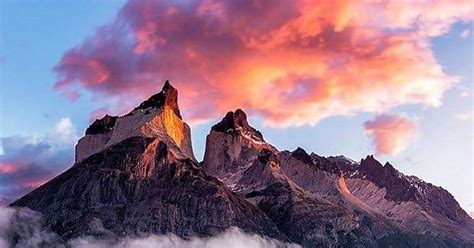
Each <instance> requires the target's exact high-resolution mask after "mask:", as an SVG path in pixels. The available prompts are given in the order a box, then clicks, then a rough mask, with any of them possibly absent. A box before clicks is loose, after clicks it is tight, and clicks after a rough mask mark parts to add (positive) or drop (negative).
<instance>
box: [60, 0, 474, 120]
mask: <svg viewBox="0 0 474 248" xmlns="http://www.w3.org/2000/svg"><path fill="white" fill-rule="evenodd" d="M362 13H363V14H362ZM472 13H473V5H472V4H470V2H469V1H458V2H456V4H452V3H449V2H448V1H429V2H425V1H418V2H416V3H402V2H383V3H372V2H369V1H323V2H320V3H317V4H315V3H314V1H307V0H299V1H295V0H277V1H272V2H271V3H270V2H260V1H250V0H249V1H224V2H221V1H212V0H204V1H189V2H179V3H176V2H173V1H145V0H144V1H139V0H137V1H133V0H132V1H129V2H128V3H127V4H126V5H125V6H124V7H123V9H122V10H121V11H120V13H119V15H118V16H117V19H116V21H115V22H114V23H112V24H110V25H107V26H104V27H101V28H100V29H98V30H97V32H96V34H95V35H94V36H92V37H91V38H89V39H87V40H86V41H85V42H84V43H83V44H81V45H80V46H77V47H75V48H72V49H70V50H69V51H67V52H66V53H65V54H64V56H63V58H62V59H61V61H60V62H59V64H58V65H57V66H56V67H55V69H54V70H55V71H56V72H57V74H58V81H57V83H56V89H57V90H59V91H61V92H64V93H65V94H66V95H67V94H68V93H69V94H70V92H72V91H74V92H75V90H77V88H79V89H82V90H86V91H90V92H92V95H93V96H94V98H95V99H98V100H99V99H100V100H102V101H103V99H104V97H103V96H108V99H109V100H108V101H106V102H105V103H104V104H109V105H110V106H111V108H112V109H114V110H115V112H117V113H124V112H125V111H126V110H127V109H128V108H130V107H132V106H134V105H135V104H137V103H138V102H139V101H140V100H142V99H143V98H145V97H147V96H149V95H151V94H153V93H154V92H155V91H157V90H159V89H160V87H161V83H162V81H163V80H165V79H170V80H171V81H172V82H173V83H174V84H176V86H177V88H178V89H179V90H180V94H181V97H180V103H181V105H182V106H183V110H184V115H185V116H186V118H187V119H188V120H189V119H190V120H191V121H193V120H203V119H207V118H212V117H216V116H221V115H222V114H223V113H225V112H226V111H228V110H229V109H235V108H237V107H241V108H245V109H246V110H247V111H250V112H253V113H255V114H259V115H261V116H262V117H264V120H265V122H266V124H268V125H273V126H289V125H296V126H298V125H304V124H316V123H317V122H318V121H319V120H321V119H323V118H326V117H328V116H334V115H353V114H357V113H359V112H381V111H386V110H388V109H391V108H393V107H396V106H399V105H405V104H421V105H425V106H432V107H436V106H439V105H440V104H441V98H442V96H443V93H444V92H445V91H446V90H447V89H449V88H450V87H451V86H452V85H453V84H454V83H456V82H457V78H456V77H453V76H449V75H446V74H445V73H444V72H443V70H442V68H441V66H440V65H439V63H438V62H437V61H436V59H435V57H434V56H433V53H432V50H431V48H430V38H431V37H433V36H437V35H441V34H443V33H445V32H447V31H448V29H449V27H450V26H451V25H452V24H453V23H455V22H458V21H472V19H473V17H474V15H472Z"/></svg>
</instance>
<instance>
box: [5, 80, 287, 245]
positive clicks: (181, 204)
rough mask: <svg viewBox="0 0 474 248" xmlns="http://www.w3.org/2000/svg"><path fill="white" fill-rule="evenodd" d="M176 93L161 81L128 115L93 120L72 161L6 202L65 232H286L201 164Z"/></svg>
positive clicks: (185, 235)
mask: <svg viewBox="0 0 474 248" xmlns="http://www.w3.org/2000/svg"><path fill="white" fill-rule="evenodd" d="M177 94H178V93H177V90H176V89H175V88H173V87H172V86H171V85H170V84H169V83H168V82H166V83H165V85H164V87H163V90H162V91H161V92H160V93H158V94H156V95H153V96H152V97H150V98H149V99H148V100H146V101H145V102H143V103H142V104H140V105H139V106H138V107H137V108H135V109H134V110H133V111H131V112H130V113H128V114H127V115H125V116H121V117H116V116H105V117H104V118H102V119H100V120H96V121H95V122H94V123H92V125H91V126H90V127H89V128H88V129H87V130H86V134H85V136H84V137H83V138H81V139H80V140H79V142H78V144H77V147H76V163H75V164H74V165H73V166H72V167H71V168H70V169H69V170H67V171H66V172H64V173H62V174H61V175H59V176H57V177H56V178H54V179H52V180H51V181H49V182H47V183H46V184H44V185H42V186H41V187H39V188H37V189H36V190H34V191H32V192H31V193H29V194H27V195H26V196H24V197H22V198H20V199H19V200H17V201H15V202H14V203H13V204H12V206H22V207H28V208H30V209H33V210H35V211H38V212H41V213H42V214H43V216H44V217H45V220H46V222H47V223H46V224H47V225H48V226H49V227H51V229H52V230H53V231H55V232H56V233H58V234H59V235H60V236H61V237H62V238H64V239H70V238H74V237H78V236H80V235H102V236H103V235H119V236H125V235H129V234H138V233H155V234H165V233H169V232H171V233H174V234H176V235H178V236H179V237H183V238H189V237H191V236H196V235H197V236H210V235H215V234H217V233H220V232H223V231H224V230H226V229H228V228H229V227H232V226H236V227H239V228H240V229H242V230H244V231H245V232H250V233H257V234H261V235H265V236H268V237H272V238H277V239H280V240H287V237H286V236H285V235H283V234H281V232H280V231H279V230H278V229H277V228H276V227H275V225H274V224H273V223H272V222H271V220H269V218H268V217H267V216H266V215H265V214H264V213H262V212H261V211H260V210H258V209H257V208H256V207H254V206H253V205H252V204H250V203H249V202H248V201H246V200H245V199H244V198H243V197H242V196H240V195H238V194H236V193H234V192H232V191H231V190H229V189H228V188H227V187H225V186H224V185H223V184H222V183H221V182H219V180H217V179H216V178H214V177H211V176H209V175H207V174H206V173H204V171H203V170H202V169H201V168H200V166H199V164H198V163H197V162H196V160H195V158H194V155H193V153H192V148H191V137H190V129H189V127H188V125H187V124H186V123H184V122H183V121H182V119H181V116H180V114H179V109H178V108H177ZM105 230H107V231H105ZM110 232H111V233H112V234H111V233H110Z"/></svg>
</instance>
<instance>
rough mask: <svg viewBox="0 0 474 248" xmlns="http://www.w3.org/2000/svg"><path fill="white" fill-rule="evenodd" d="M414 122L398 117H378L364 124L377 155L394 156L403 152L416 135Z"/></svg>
mask: <svg viewBox="0 0 474 248" xmlns="http://www.w3.org/2000/svg"><path fill="white" fill-rule="evenodd" d="M416 129H417V123H416V121H414V120H412V119H410V118H408V117H404V116H398V115H380V116H377V117H376V118H375V119H374V120H372V121H366V122H364V130H365V133H366V134H367V135H368V136H370V137H371V139H372V143H373V145H374V147H375V151H376V153H377V154H387V155H396V154H398V153H400V152H402V151H404V150H405V149H406V148H407V147H408V145H409V144H410V143H411V142H412V141H413V139H414V136H415V134H416Z"/></svg>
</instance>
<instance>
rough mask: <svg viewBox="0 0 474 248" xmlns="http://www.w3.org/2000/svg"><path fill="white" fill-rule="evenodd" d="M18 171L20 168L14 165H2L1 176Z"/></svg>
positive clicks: (0, 165)
mask: <svg viewBox="0 0 474 248" xmlns="http://www.w3.org/2000/svg"><path fill="white" fill-rule="evenodd" d="M17 170H18V168H16V167H15V166H13V165H12V164H7V163H0V174H11V173H14V172H16V171H17Z"/></svg>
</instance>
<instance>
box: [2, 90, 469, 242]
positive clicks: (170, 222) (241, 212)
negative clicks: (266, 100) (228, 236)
mask: <svg viewBox="0 0 474 248" xmlns="http://www.w3.org/2000/svg"><path fill="white" fill-rule="evenodd" d="M11 206H15V207H28V208H30V209H32V210H35V211H38V212H40V213H42V214H43V216H44V220H45V223H44V224H45V225H46V226H47V227H48V228H50V229H51V230H53V231H55V232H56V233H57V234H59V235H60V236H61V238H62V239H63V240H64V241H67V240H69V239H72V238H76V237H79V236H83V235H93V236H101V237H103V236H113V237H122V236H127V235H137V234H165V233H173V234H175V235H177V236H179V237H181V238H184V239H188V238H191V237H193V236H200V237H207V236H214V235H217V234H219V233H222V232H224V231H225V230H227V229H228V228H231V227H237V228H240V229H241V230H242V231H243V232H245V233H251V234H258V235H261V236H265V237H269V238H273V239H276V240H280V241H283V243H296V244H299V245H301V246H303V247H473V246H474V221H473V219H471V218H470V217H469V216H468V214H467V213H466V212H465V211H463V210H462V209H461V207H460V206H459V204H458V203H457V202H456V201H455V199H454V198H453V196H452V195H451V194H450V193H449V192H447V191H446V190H444V189H442V188H440V187H437V186H434V185H432V184H430V183H427V182H424V181H422V180H420V179H418V178H417V177H414V176H407V175H404V174H402V173H401V172H399V171H398V170H397V169H396V168H395V167H394V166H393V165H391V164H390V163H386V164H385V165H382V164H381V163H380V162H379V161H377V160H376V159H375V158H374V157H373V156H367V157H366V158H364V159H362V160H361V161H360V162H356V161H353V160H351V159H349V158H346V157H344V156H331V157H323V156H320V155H317V154H315V153H308V152H306V151H305V150H304V149H302V148H297V149H296V150H294V151H279V150H278V149H276V148H275V147H274V146H272V145H271V144H269V143H267V141H265V139H264V137H263V135H262V134H261V133H260V132H259V131H258V130H256V129H255V128H253V127H252V126H251V125H250V124H249V122H248V120H247V115H246V114H245V112H244V111H242V110H240V109H237V110H235V111H230V112H228V113H227V114H226V115H225V117H224V118H223V119H222V120H221V121H220V122H219V123H217V124H215V125H214V126H213V127H212V128H211V130H210V133H209V134H208V136H207V140H206V150H205V155H204V159H203V161H201V162H198V161H197V160H196V158H195V156H194V154H193V149H192V143H191V130H190V128H189V126H188V125H187V124H186V123H185V122H184V121H183V119H182V116H181V113H180V110H179V107H178V91H177V90H176V89H175V88H174V87H173V86H172V85H171V84H170V83H169V82H168V81H166V82H165V84H164V87H163V89H162V91H161V92H159V93H157V94H155V95H153V96H151V97H150V98H149V99H147V100H145V101H144V102H143V103H141V104H140V105H139V106H137V107H136V108H134V109H133V110H132V111H130V112H129V113H128V114H126V115H124V116H109V115H106V116H104V117H103V118H102V119H98V120H96V121H94V122H93V123H92V124H91V125H90V127H89V128H87V130H86V132H85V135H84V137H82V138H81V139H80V140H79V141H78V144H77V146H76V161H75V163H74V164H73V165H72V166H71V168H69V169H68V170H67V171H65V172H64V173H62V174H60V175H59V176H57V177H55V178H54V179H52V180H50V181H49V182H47V183H45V184H43V185H42V186H40V187H39V188H37V189H35V190H33V191H32V192H30V193H29V194H27V195H25V196H23V197H21V198H20V199H18V200H17V201H15V202H13V203H12V204H11Z"/></svg>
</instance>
